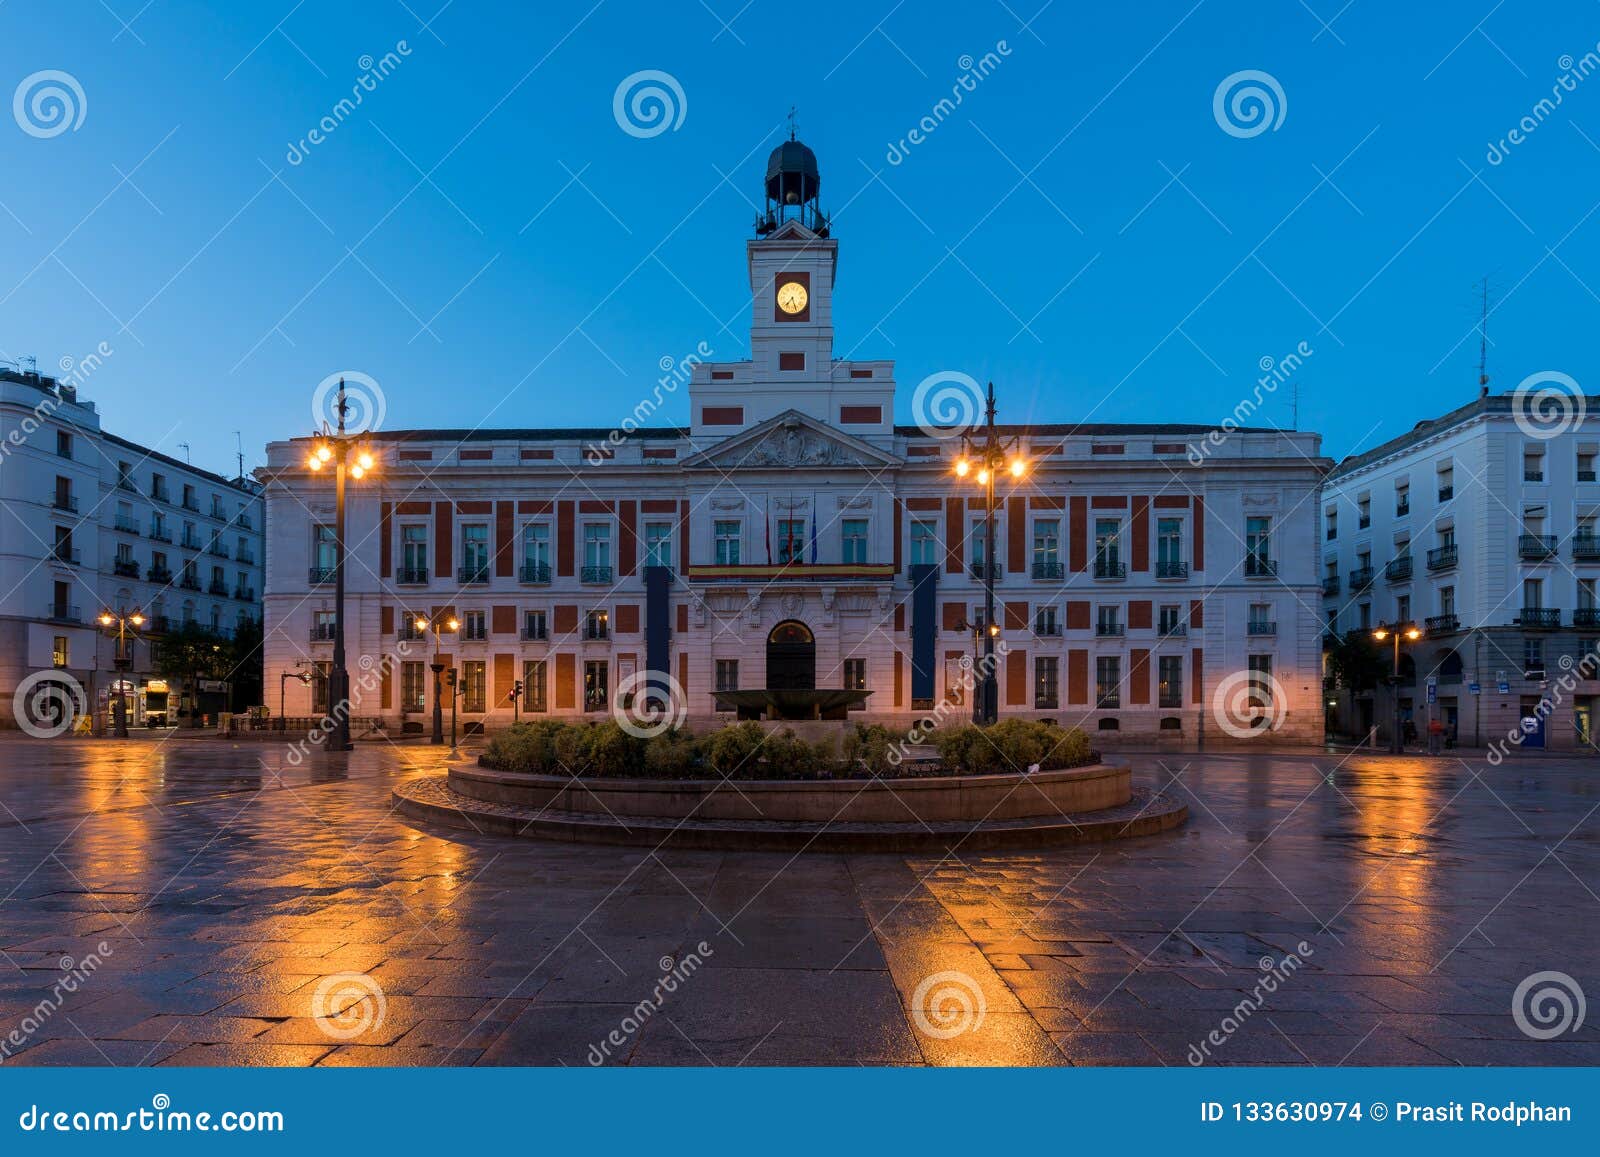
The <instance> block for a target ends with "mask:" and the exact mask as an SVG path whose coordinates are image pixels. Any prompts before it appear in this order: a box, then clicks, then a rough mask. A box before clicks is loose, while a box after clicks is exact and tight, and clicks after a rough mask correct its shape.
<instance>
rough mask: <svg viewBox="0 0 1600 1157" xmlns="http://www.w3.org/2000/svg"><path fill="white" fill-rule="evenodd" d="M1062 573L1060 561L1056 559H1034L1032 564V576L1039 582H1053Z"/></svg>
mask: <svg viewBox="0 0 1600 1157" xmlns="http://www.w3.org/2000/svg"><path fill="white" fill-rule="evenodd" d="M1061 575H1062V568H1061V562H1060V560H1058V559H1036V560H1035V561H1034V564H1033V577H1034V578H1035V579H1037V580H1039V581H1041V582H1054V581H1055V580H1057V579H1059V578H1060V577H1061Z"/></svg>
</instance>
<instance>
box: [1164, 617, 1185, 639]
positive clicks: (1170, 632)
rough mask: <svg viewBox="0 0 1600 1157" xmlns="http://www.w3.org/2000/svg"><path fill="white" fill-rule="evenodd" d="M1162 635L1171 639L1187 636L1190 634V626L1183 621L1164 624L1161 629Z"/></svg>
mask: <svg viewBox="0 0 1600 1157" xmlns="http://www.w3.org/2000/svg"><path fill="white" fill-rule="evenodd" d="M1160 633H1161V635H1163V636H1165V637H1169V638H1176V637H1177V636H1179V635H1187V634H1188V633H1189V624H1188V623H1185V622H1183V621H1182V620H1175V621H1173V622H1170V623H1166V624H1164V625H1163V626H1162V627H1161V628H1160Z"/></svg>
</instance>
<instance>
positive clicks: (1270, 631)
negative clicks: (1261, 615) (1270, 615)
mask: <svg viewBox="0 0 1600 1157" xmlns="http://www.w3.org/2000/svg"><path fill="white" fill-rule="evenodd" d="M1245 633H1246V634H1250V635H1276V634H1277V633H1278V624H1277V623H1272V622H1268V621H1267V620H1265V619H1257V620H1255V621H1254V622H1251V623H1247V624H1246V625H1245Z"/></svg>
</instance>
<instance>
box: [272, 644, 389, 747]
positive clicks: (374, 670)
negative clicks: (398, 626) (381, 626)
mask: <svg viewBox="0 0 1600 1157" xmlns="http://www.w3.org/2000/svg"><path fill="white" fill-rule="evenodd" d="M410 654H411V644H410V643H408V642H406V641H405V640H404V639H402V640H400V641H399V642H398V643H396V644H395V648H394V652H393V653H392V654H386V655H383V656H381V657H379V658H377V659H374V658H373V657H372V656H371V655H362V656H361V657H360V658H359V659H357V660H356V668H357V671H358V672H359V673H358V674H356V675H355V676H354V677H353V678H351V680H350V694H349V696H348V697H347V698H345V699H341V700H340V701H339V702H337V703H332V704H330V705H329V706H328V710H327V711H326V712H325V713H324V714H323V716H322V718H320V719H318V720H317V721H316V723H315V725H313V726H312V728H311V729H310V730H309V731H307V732H306V735H305V738H304V739H297V740H295V741H294V742H293V743H291V744H289V750H288V752H287V753H286V754H285V755H284V757H283V761H284V762H285V763H287V764H288V765H289V766H290V767H299V766H300V765H301V764H302V763H304V762H305V758H306V756H308V755H310V754H311V751H312V749H313V748H318V747H321V746H322V745H323V744H324V743H326V742H327V741H328V736H330V735H332V734H333V732H334V731H335V729H336V728H337V727H338V726H339V724H340V722H341V721H344V720H348V719H349V718H350V717H351V716H352V715H354V714H355V712H356V708H358V707H360V706H361V704H362V702H364V701H365V699H366V697H367V696H369V695H375V694H377V693H378V692H379V691H380V690H381V689H382V688H383V681H384V680H385V679H386V678H390V677H392V676H393V675H394V671H395V668H396V667H398V666H399V665H400V661H401V660H402V659H404V658H406V656H408V655H410Z"/></svg>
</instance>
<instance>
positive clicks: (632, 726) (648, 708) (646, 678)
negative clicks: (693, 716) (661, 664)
mask: <svg viewBox="0 0 1600 1157" xmlns="http://www.w3.org/2000/svg"><path fill="white" fill-rule="evenodd" d="M611 718H613V719H615V720H616V721H617V726H618V727H620V728H622V730H624V731H626V732H627V733H628V734H629V735H631V736H633V737H634V738H635V739H652V738H654V737H655V736H657V735H661V734H663V733H664V732H667V731H671V730H672V729H673V728H674V727H682V726H683V725H684V723H685V722H687V721H688V718H689V697H688V696H687V695H685V694H684V693H683V684H681V683H679V682H678V681H677V680H676V679H674V678H673V677H672V676H671V675H669V674H667V673H666V672H665V671H652V670H650V669H648V668H642V669H640V670H638V671H635V672H634V673H633V674H632V675H629V676H628V677H627V678H625V679H623V680H621V681H620V682H619V683H618V684H617V690H616V693H615V694H614V695H613V696H612V698H611Z"/></svg>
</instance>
